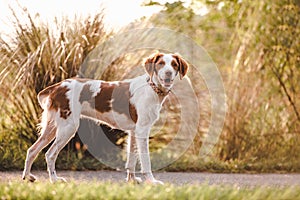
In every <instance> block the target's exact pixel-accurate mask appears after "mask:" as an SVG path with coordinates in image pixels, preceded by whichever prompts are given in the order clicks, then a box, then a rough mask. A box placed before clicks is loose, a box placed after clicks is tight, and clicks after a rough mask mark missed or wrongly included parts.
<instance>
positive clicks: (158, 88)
mask: <svg viewBox="0 0 300 200" xmlns="http://www.w3.org/2000/svg"><path fill="white" fill-rule="evenodd" d="M147 82H148V84H149V85H150V86H151V88H152V89H153V91H154V92H155V93H156V94H157V95H158V96H159V97H165V96H167V95H168V94H169V93H170V92H171V88H165V87H163V86H162V85H161V84H159V83H155V82H153V80H151V79H150V77H148V78H147Z"/></svg>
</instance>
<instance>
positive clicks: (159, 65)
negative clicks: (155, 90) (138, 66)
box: [144, 53, 188, 88]
mask: <svg viewBox="0 0 300 200" xmlns="http://www.w3.org/2000/svg"><path fill="white" fill-rule="evenodd" d="M144 66H145V69H146V72H147V73H148V74H149V76H150V80H151V81H153V82H154V83H156V84H160V85H162V86H163V87H165V88H171V87H172V85H173V82H174V79H175V77H176V75H177V74H178V73H179V75H180V79H182V78H183V77H184V76H185V75H186V73H187V70H188V63H187V62H186V61H185V60H184V59H183V58H182V57H181V56H180V55H178V54H164V53H155V54H153V55H151V56H149V57H148V58H147V59H146V60H145V64H144Z"/></svg>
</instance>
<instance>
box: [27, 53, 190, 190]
mask: <svg viewBox="0 0 300 200" xmlns="http://www.w3.org/2000/svg"><path fill="white" fill-rule="evenodd" d="M143 66H144V69H145V71H146V74H144V75H142V76H138V77H136V78H133V79H129V80H124V81H114V82H106V81H101V80H92V79H84V78H76V77H75V78H70V79H66V80H64V81H62V82H59V83H56V84H54V85H52V86H49V87H47V88H45V89H44V90H42V91H41V92H39V94H38V95H37V97H38V102H39V104H40V106H41V107H42V109H43V113H42V120H41V123H40V127H41V130H40V136H39V138H38V139H37V141H36V142H35V143H34V144H33V145H32V146H31V147H30V148H29V149H28V150H27V156H26V160H25V166H24V171H23V176H22V178H23V179H24V180H25V179H28V180H29V181H32V182H34V181H35V180H36V177H35V176H34V175H33V174H32V173H31V172H30V171H31V166H32V164H33V162H34V160H35V158H36V157H37V155H38V153H39V152H40V151H41V150H42V149H43V148H44V147H46V146H47V145H48V144H49V143H50V142H52V141H53V140H54V142H53V143H52V145H51V146H50V148H49V149H48V151H47V152H46V154H45V157H46V162H47V170H48V173H49V177H50V181H51V182H52V183H54V182H56V181H63V182H66V180H65V179H64V178H63V177H58V176H57V174H56V171H55V162H56V158H57V156H58V154H59V152H60V151H61V150H62V149H63V147H64V146H65V145H66V144H67V143H68V142H69V141H70V139H71V138H72V137H73V136H74V135H75V133H76V131H77V129H78V127H79V121H80V117H88V118H92V119H96V120H100V121H102V122H104V123H107V124H109V125H110V126H112V127H115V128H118V129H121V130H124V131H127V132H128V141H127V142H128V144H127V161H126V166H125V168H126V170H127V178H126V180H127V181H128V182H138V183H140V182H142V181H143V179H142V178H140V177H136V176H135V166H136V163H137V160H139V161H140V165H141V172H142V174H143V176H144V179H145V180H144V181H145V182H148V183H153V184H163V182H161V181H159V180H157V179H155V178H154V176H153V174H152V170H151V162H150V156H149V134H150V129H151V127H152V125H153V124H154V123H155V122H156V121H157V120H158V118H159V113H160V110H161V108H162V104H163V103H164V101H165V99H166V97H167V96H168V94H169V92H170V91H171V88H172V86H173V84H174V79H175V77H176V76H177V75H178V74H179V77H180V80H181V79H182V78H183V77H184V76H185V75H186V73H187V70H188V67H189V66H188V63H187V62H186V61H185V60H184V59H183V58H182V57H181V56H180V55H178V54H164V53H160V52H157V53H155V54H152V55H150V56H149V57H148V58H146V59H145V61H144V64H143Z"/></svg>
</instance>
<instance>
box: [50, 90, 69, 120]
mask: <svg viewBox="0 0 300 200" xmlns="http://www.w3.org/2000/svg"><path fill="white" fill-rule="evenodd" d="M69 90H70V89H69V88H68V87H67V86H64V87H56V88H55V89H54V90H53V91H52V92H51V94H50V95H49V98H50V101H51V105H50V109H53V110H55V111H58V109H59V110H60V117H61V118H63V119H67V118H68V117H69V116H70V115H71V113H72V112H71V109H70V104H69V99H68V98H67V94H66V93H67V92H68V91H69Z"/></svg>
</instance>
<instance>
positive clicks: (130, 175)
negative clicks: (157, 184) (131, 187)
mask: <svg viewBox="0 0 300 200" xmlns="http://www.w3.org/2000/svg"><path fill="white" fill-rule="evenodd" d="M136 162H137V152H136V140H135V136H134V132H129V133H128V139H127V162H126V165H125V169H126V170H127V178H126V181H127V182H137V183H141V182H142V179H141V178H139V177H136V176H135V166H136Z"/></svg>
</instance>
